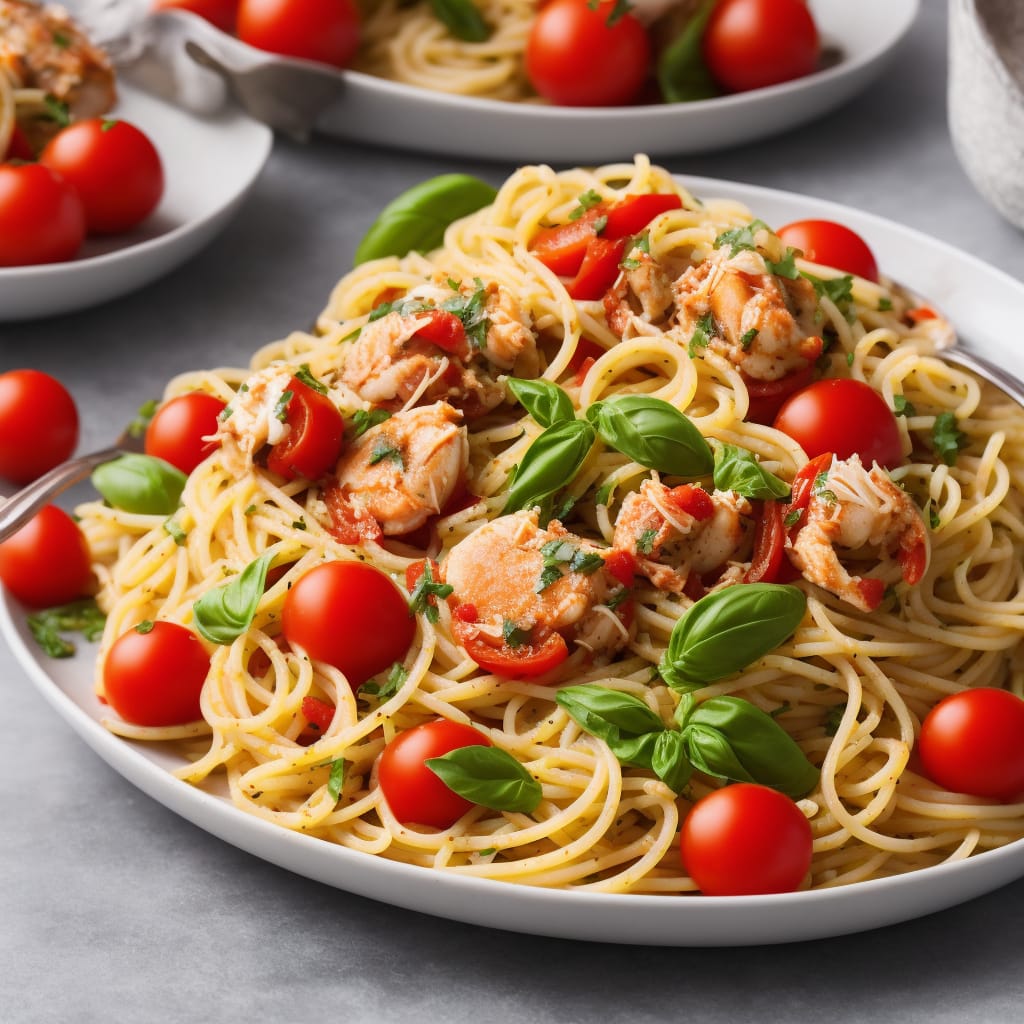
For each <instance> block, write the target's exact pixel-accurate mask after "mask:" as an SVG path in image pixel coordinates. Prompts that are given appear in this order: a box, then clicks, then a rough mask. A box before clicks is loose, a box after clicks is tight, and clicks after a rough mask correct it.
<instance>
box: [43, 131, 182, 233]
mask: <svg viewBox="0 0 1024 1024" xmlns="http://www.w3.org/2000/svg"><path fill="white" fill-rule="evenodd" d="M39 162H40V163H41V164H43V165H44V166H46V167H49V168H50V169H51V170H53V171H56V172H57V174H59V175H60V176H61V177H62V178H64V180H65V181H67V182H68V183H69V184H70V185H71V186H72V187H73V188H74V190H75V191H76V192H77V193H78V196H79V198H80V199H81V200H82V205H83V206H84V207H85V221H86V225H87V227H88V229H89V232H90V233H95V234H117V233H119V232H121V231H128V230H129V229H130V228H133V227H135V226H136V225H138V224H141V223H142V221H144V220H145V219H146V218H147V217H148V216H149V215H150V214H151V213H152V212H153V211H154V210H155V209H156V206H157V204H158V203H159V202H160V197H161V196H162V195H163V193H164V169H163V164H162V163H161V162H160V154H159V153H158V152H157V151H156V147H155V146H154V145H153V143H152V142H150V140H149V138H148V136H147V135H146V134H145V133H144V132H142V131H140V130H139V129H138V128H136V127H135V126H134V125H132V124H129V123H128V122H127V121H113V120H107V119H105V118H102V117H93V118H89V119H88V120H86V121H78V122H77V123H76V124H73V125H71V126H70V127H69V128H65V129H64V130H63V131H62V132H60V133H59V134H57V135H55V136H54V137H53V138H52V139H51V140H50V141H49V142H48V143H47V144H46V146H45V147H44V149H43V152H42V153H41V154H40V156H39Z"/></svg>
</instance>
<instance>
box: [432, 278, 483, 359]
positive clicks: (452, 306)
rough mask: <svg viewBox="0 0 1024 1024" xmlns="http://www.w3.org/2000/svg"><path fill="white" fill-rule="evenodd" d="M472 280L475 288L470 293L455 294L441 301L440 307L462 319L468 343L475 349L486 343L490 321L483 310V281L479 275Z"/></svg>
mask: <svg viewBox="0 0 1024 1024" xmlns="http://www.w3.org/2000/svg"><path fill="white" fill-rule="evenodd" d="M473 282H474V284H476V290H475V291H474V292H473V294H472V295H461V294H459V295H455V296H453V297H452V298H450V299H446V300H445V301H444V302H442V303H441V308H442V309H443V310H446V311H447V312H449V313H454V314H455V315H456V316H457V317H458V318H459V319H460V320H461V321H462V326H463V328H464V329H465V331H466V337H467V338H468V339H469V344H470V345H471V346H472V347H473V348H475V349H482V348H483V347H484V346H485V345H486V343H487V332H488V330H490V327H491V321H490V318H489V317H487V316H486V315H485V312H484V309H485V305H486V301H487V293H486V290H485V289H484V283H483V281H481V280H480V278H479V277H476V278H474V279H473Z"/></svg>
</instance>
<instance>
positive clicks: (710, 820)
mask: <svg viewBox="0 0 1024 1024" xmlns="http://www.w3.org/2000/svg"><path fill="white" fill-rule="evenodd" d="M811 848H812V835H811V826H810V824H809V823H808V821H807V819H806V818H805V817H804V815H803V812H802V811H801V810H800V808H799V807H797V805H796V804H795V803H794V802H793V801H792V800H790V798H789V797H788V796H786V795H785V794H784V793H780V792H778V790H774V789H769V788H768V787H767V786H761V785H758V784H756V783H749V782H741V783H737V784H735V785H732V786H725V787H724V788H723V789H717V790H715V791H714V792H713V793H711V794H709V795H708V796H706V797H704V798H703V799H702V800H698V801H697V803H696V804H694V806H693V808H692V809H691V811H690V813H689V814H687V816H686V817H685V818H684V819H683V825H682V831H681V835H680V852H681V854H682V858H683V865H684V867H685V868H686V871H687V873H688V874H689V875H690V877H691V878H692V879H693V880H694V882H696V884H697V887H698V888H699V889H700V891H701V892H703V893H704V894H705V895H707V896H754V895H759V894H762V893H774V892H794V891H795V890H796V889H799V888H800V885H801V883H802V882H803V880H804V878H805V877H806V876H807V872H808V870H809V869H810V866H811Z"/></svg>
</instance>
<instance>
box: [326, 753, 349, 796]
mask: <svg viewBox="0 0 1024 1024" xmlns="http://www.w3.org/2000/svg"><path fill="white" fill-rule="evenodd" d="M344 784H345V759H344V758H343V757H339V758H336V759H335V760H334V761H332V762H331V774H330V777H329V778H328V780H327V793H328V795H330V796H332V797H334V802H335V803H337V802H338V797H340V796H341V787H342V786H343V785H344Z"/></svg>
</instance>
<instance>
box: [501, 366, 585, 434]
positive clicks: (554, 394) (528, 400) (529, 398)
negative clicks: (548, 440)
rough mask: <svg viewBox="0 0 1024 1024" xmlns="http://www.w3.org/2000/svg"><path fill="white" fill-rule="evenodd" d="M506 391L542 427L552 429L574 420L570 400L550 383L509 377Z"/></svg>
mask: <svg viewBox="0 0 1024 1024" xmlns="http://www.w3.org/2000/svg"><path fill="white" fill-rule="evenodd" d="M508 389H509V391H511V392H512V394H513V395H515V397H516V401H517V402H519V404H520V405H521V406H522V407H523V408H524V409H525V410H526V411H527V412H528V413H529V414H530V415H531V416H532V417H533V418H534V419H535V420H536V421H537V422H538V423H539V424H540V425H541V426H542V427H553V426H554V425H555V424H557V423H564V422H565V421H566V420H572V419H575V418H576V410H575V409H574V408H573V404H572V399H571V398H570V397H569V396H568V395H567V394H566V393H565V392H564V391H563V390H562V389H561V388H560V387H559V386H558V385H557V384H552V383H551V381H547V380H520V378H518V377H509V379H508Z"/></svg>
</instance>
